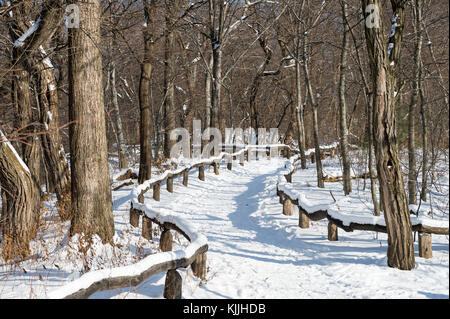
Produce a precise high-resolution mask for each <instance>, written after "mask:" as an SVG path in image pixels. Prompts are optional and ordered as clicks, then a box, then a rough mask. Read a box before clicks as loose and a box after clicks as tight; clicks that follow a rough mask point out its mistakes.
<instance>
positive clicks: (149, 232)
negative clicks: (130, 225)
mask: <svg viewBox="0 0 450 319" xmlns="http://www.w3.org/2000/svg"><path fill="white" fill-rule="evenodd" d="M152 225H153V223H152V220H151V219H150V218H148V217H147V216H143V217H142V237H144V238H145V239H148V240H152V239H153V227H152Z"/></svg>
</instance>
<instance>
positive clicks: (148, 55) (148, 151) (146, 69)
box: [138, 1, 158, 184]
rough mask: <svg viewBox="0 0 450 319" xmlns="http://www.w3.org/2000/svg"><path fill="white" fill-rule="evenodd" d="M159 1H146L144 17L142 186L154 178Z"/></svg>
mask: <svg viewBox="0 0 450 319" xmlns="http://www.w3.org/2000/svg"><path fill="white" fill-rule="evenodd" d="M157 4H158V1H152V2H151V3H150V4H149V3H148V2H147V1H144V16H145V19H146V24H145V25H144V27H143V30H142V33H143V37H144V60H143V62H142V64H141V79H140V82H139V109H140V113H141V114H140V126H139V132H140V134H139V138H140V153H141V155H140V162H139V177H138V182H139V183H140V184H142V183H143V182H144V181H146V180H149V179H150V178H151V176H152V110H151V102H150V80H151V76H152V71H153V65H152V61H153V47H154V42H153V32H154V18H155V10H156V9H155V6H156V5H157Z"/></svg>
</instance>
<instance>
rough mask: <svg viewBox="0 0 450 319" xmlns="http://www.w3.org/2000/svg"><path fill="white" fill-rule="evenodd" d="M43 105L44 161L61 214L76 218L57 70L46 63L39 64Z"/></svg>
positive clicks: (41, 101) (63, 217) (40, 97)
mask: <svg viewBox="0 0 450 319" xmlns="http://www.w3.org/2000/svg"><path fill="white" fill-rule="evenodd" d="M38 68H39V79H38V85H39V89H38V92H39V105H40V112H41V114H40V116H41V122H42V123H44V125H45V127H46V129H47V131H48V133H47V134H43V135H41V141H42V150H43V154H44V162H45V166H46V167H47V172H48V175H49V178H50V183H51V184H52V185H53V187H54V191H55V193H56V197H57V199H58V204H57V206H58V215H59V216H60V218H61V219H63V220H70V219H71V218H72V216H71V214H72V209H71V194H70V192H71V191H70V187H71V186H70V171H69V164H68V163H67V160H66V157H65V152H64V146H63V144H62V141H61V135H60V134H59V106H60V105H59V97H58V92H57V89H56V87H57V83H56V79H55V76H54V74H53V70H52V69H51V68H50V66H49V65H45V63H42V64H39V65H38Z"/></svg>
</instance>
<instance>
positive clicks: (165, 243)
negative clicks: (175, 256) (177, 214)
mask: <svg viewBox="0 0 450 319" xmlns="http://www.w3.org/2000/svg"><path fill="white" fill-rule="evenodd" d="M172 242H173V237H172V233H171V232H170V229H164V230H163V232H162V234H161V239H160V240H159V248H160V249H161V251H172Z"/></svg>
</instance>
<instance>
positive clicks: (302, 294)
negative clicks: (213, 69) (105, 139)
mask: <svg viewBox="0 0 450 319" xmlns="http://www.w3.org/2000/svg"><path fill="white" fill-rule="evenodd" d="M284 164H285V160H283V159H272V160H271V161H267V160H261V161H252V162H251V163H245V167H241V166H240V165H238V163H237V162H235V163H234V165H233V170H232V171H229V170H227V169H226V167H225V165H226V164H224V163H222V165H221V169H220V175H219V176H216V175H214V172H213V170H212V168H210V169H208V170H207V171H206V181H205V182H202V181H200V180H198V178H197V174H198V172H197V170H193V171H191V173H190V176H189V187H184V186H183V185H182V184H181V182H182V179H181V178H179V179H177V180H175V181H174V193H172V194H171V193H168V192H167V191H166V189H165V186H164V185H163V187H161V201H160V202H156V201H154V200H153V199H152V198H151V197H152V192H151V191H149V192H148V193H147V194H146V203H147V204H149V205H150V206H151V207H152V208H153V209H155V210H159V211H162V212H166V213H170V214H173V215H177V216H180V217H182V218H185V219H186V220H190V221H191V222H192V223H193V224H194V225H196V227H197V229H198V230H199V231H200V232H201V233H203V234H204V235H205V236H206V237H207V238H208V243H209V251H208V252H207V267H208V272H207V275H206V280H203V281H200V280H199V279H197V278H195V277H194V276H193V275H192V271H191V269H190V268H188V269H182V270H180V273H181V275H182V278H183V298H282V299H285V298H448V297H449V257H448V256H449V254H448V253H449V244H448V236H441V235H433V258H432V259H423V258H419V257H418V253H417V251H418V247H417V242H416V243H415V251H416V268H415V269H414V270H412V271H400V270H396V269H392V268H389V267H387V265H386V249H387V238H386V235H385V234H376V233H374V232H367V231H355V232H353V233H345V232H344V231H342V230H339V241H337V242H329V241H328V240H327V221H326V220H323V221H319V222H311V226H310V228H309V229H300V228H299V227H298V226H297V225H298V211H297V210H296V209H294V215H293V216H284V215H283V214H282V205H281V204H279V199H278V197H277V196H276V183H277V181H278V176H279V174H280V173H282V172H283V171H284ZM323 166H324V171H325V174H326V175H329V176H338V175H341V173H340V168H339V163H338V160H337V158H335V159H334V160H325V161H324V162H323ZM355 166H356V165H355ZM358 173H359V172H358ZM447 179H448V176H447ZM315 180H316V176H315V167H314V165H311V164H309V169H308V170H306V171H302V170H299V171H298V172H297V173H296V174H294V176H293V185H294V187H296V188H299V189H300V188H302V189H304V188H306V189H307V188H308V187H310V186H311V189H314V187H313V186H315V183H316V182H315ZM447 185H448V182H447ZM326 187H327V188H328V189H333V195H334V196H335V197H336V198H339V197H340V196H342V194H341V193H342V191H341V190H342V185H341V183H340V182H338V183H326ZM368 188H369V185H368V184H367V185H366V190H365V191H363V187H362V180H355V181H354V185H353V193H352V194H353V195H352V196H353V198H355V200H358V201H359V202H360V203H363V204H362V205H368V204H367V203H369V202H370V200H371V199H370V193H369V192H368ZM130 191H131V186H129V187H124V188H122V189H120V190H119V191H116V192H113V200H114V216H115V223H116V241H117V242H118V243H119V245H117V246H116V247H105V246H101V245H99V246H97V248H98V249H97V250H96V253H97V254H96V255H92V256H91V255H89V254H88V256H90V257H89V258H84V260H86V261H87V262H86V263H87V264H88V266H89V267H90V268H91V269H99V268H102V267H109V266H119V265H124V264H130V263H133V262H136V261H137V259H138V258H136V257H135V256H136V254H137V255H138V256H140V258H142V257H143V256H145V255H146V254H148V253H156V252H157V251H158V248H157V245H158V238H159V236H154V240H153V242H147V241H146V240H144V239H143V238H142V237H140V235H139V234H140V229H139V228H134V227H131V226H130V225H129V207H130V206H129V205H130V204H129V202H130ZM447 192H448V186H447ZM311 193H312V192H311ZM325 197H327V199H328V200H331V195H330V194H329V192H326V193H324V200H325ZM49 207H52V206H49ZM443 207H445V205H443ZM446 207H447V208H446V210H445V211H444V213H443V216H442V218H444V219H445V218H446V219H447V220H448V202H447V206H446ZM49 211H50V212H48V213H47V217H46V218H48V219H51V218H54V213H53V214H52V213H51V212H52V209H51V208H50V209H49ZM436 214H437V212H436ZM52 216H53V217H52ZM49 227H53V228H51V229H50V228H49V229H48V230H47V231H46V232H45V234H43V235H41V237H40V240H41V241H45V242H46V243H47V244H45V245H44V244H42V243H41V244H38V243H36V247H38V248H39V249H38V251H37V252H36V253H35V254H36V258H34V259H35V261H32V260H30V261H26V262H22V263H20V264H17V265H4V264H3V265H2V266H0V298H28V297H30V298H42V297H46V296H47V294H48V292H49V291H52V290H54V289H55V287H58V286H61V285H62V284H64V283H65V282H68V281H70V280H73V279H75V278H77V277H78V276H79V275H80V274H82V273H83V272H84V271H85V265H83V262H82V261H83V256H78V257H76V256H72V255H75V254H76V250H75V249H71V248H70V247H66V246H63V243H64V241H67V238H65V237H64V234H66V232H65V231H66V229H65V228H64V227H67V225H65V224H61V223H56V222H54V223H53V224H52V223H50V226H49ZM154 227H155V232H158V230H157V228H156V226H154ZM52 238H53V239H52ZM51 243H53V244H51ZM185 245H186V241H185V240H184V239H182V238H181V236H179V237H177V236H175V247H174V250H175V249H179V248H180V246H185ZM44 247H45V249H46V252H44ZM120 248H122V249H120ZM99 250H100V252H99ZM35 251H36V250H35ZM71 254H72V255H71ZM114 254H116V255H117V254H122V255H120V256H119V257H118V258H112V257H113V256H114ZM71 256H72V260H71V259H70V258H71ZM101 258H103V259H101ZM133 258H134V259H133ZM44 267H45V268H44ZM25 271H26V273H25ZM164 280H165V274H164V273H161V274H159V275H157V276H154V277H151V278H149V279H148V280H147V281H145V282H144V283H142V284H141V285H139V286H138V287H132V288H124V289H116V290H111V291H105V292H99V293H96V294H94V295H93V296H92V298H162V293H163V288H164Z"/></svg>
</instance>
